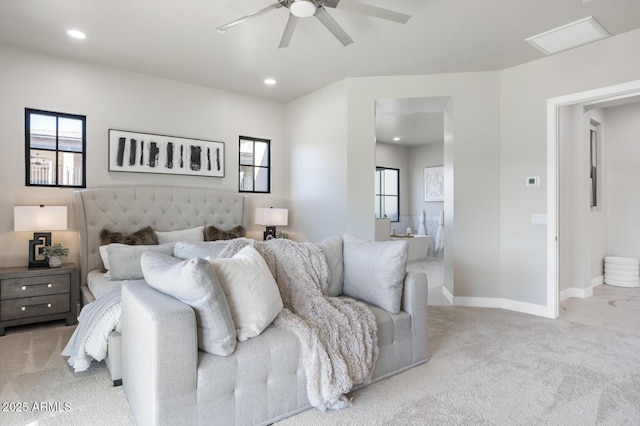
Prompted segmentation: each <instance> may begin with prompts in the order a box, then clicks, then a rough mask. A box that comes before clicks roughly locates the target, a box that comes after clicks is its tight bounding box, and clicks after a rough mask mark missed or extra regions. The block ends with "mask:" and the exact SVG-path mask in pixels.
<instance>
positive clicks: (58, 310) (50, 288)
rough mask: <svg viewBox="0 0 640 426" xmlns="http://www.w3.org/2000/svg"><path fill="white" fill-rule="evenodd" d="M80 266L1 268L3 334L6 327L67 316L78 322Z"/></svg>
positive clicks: (0, 321) (0, 326)
mask: <svg viewBox="0 0 640 426" xmlns="http://www.w3.org/2000/svg"><path fill="white" fill-rule="evenodd" d="M79 297H80V280H79V273H78V268H77V267H76V265H74V264H72V263H65V264H63V265H62V267H60V268H32V269H29V268H27V267H25V266H22V267H20V266H18V267H10V268H0V336H4V329H5V327H12V326H15V325H24V324H31V323H36V322H43V321H52V320H59V319H64V320H66V324H67V325H73V324H77V322H78V318H77V316H78V312H77V310H78V304H79V302H80V299H79Z"/></svg>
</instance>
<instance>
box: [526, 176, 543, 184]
mask: <svg viewBox="0 0 640 426" xmlns="http://www.w3.org/2000/svg"><path fill="white" fill-rule="evenodd" d="M527 186H540V176H529V177H528V178H527Z"/></svg>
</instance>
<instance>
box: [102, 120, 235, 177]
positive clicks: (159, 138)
mask: <svg viewBox="0 0 640 426" xmlns="http://www.w3.org/2000/svg"><path fill="white" fill-rule="evenodd" d="M109 171H110V172H137V173H165V174H175V175H192V176H212V177H224V142H215V141H206V140H200V139H189V138H179V137H176V136H165V135H152V134H148V133H140V132H128V131H124V130H114V129H109Z"/></svg>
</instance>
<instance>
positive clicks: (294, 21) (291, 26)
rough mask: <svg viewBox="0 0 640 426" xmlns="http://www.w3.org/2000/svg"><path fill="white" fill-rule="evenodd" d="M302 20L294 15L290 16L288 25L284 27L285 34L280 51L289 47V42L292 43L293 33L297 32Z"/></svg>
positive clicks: (281, 40) (279, 47)
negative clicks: (299, 22)
mask: <svg viewBox="0 0 640 426" xmlns="http://www.w3.org/2000/svg"><path fill="white" fill-rule="evenodd" d="M299 20H300V18H298V17H297V16H295V15H293V14H291V13H290V14H289V19H288V20H287V25H286V26H285V27H284V32H283V33H282V38H281V39H280V45H279V46H278V49H281V48H283V47H288V46H289V42H290V41H291V37H293V33H294V32H295V30H296V26H297V25H298V21H299Z"/></svg>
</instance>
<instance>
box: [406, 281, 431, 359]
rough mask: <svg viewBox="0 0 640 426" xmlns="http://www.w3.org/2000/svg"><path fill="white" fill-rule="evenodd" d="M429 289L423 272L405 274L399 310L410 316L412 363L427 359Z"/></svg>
mask: <svg viewBox="0 0 640 426" xmlns="http://www.w3.org/2000/svg"><path fill="white" fill-rule="evenodd" d="M428 295H429V289H428V286H427V275H426V274H425V273H424V272H407V275H406V276H405V278H404V288H403V290H402V305H401V309H402V310H403V311H404V312H406V313H408V314H409V315H411V332H412V333H413V362H417V361H420V360H425V359H427V353H428V351H427V344H428V333H427V330H428V328H427V304H428V301H429V300H428V297H429V296H428Z"/></svg>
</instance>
